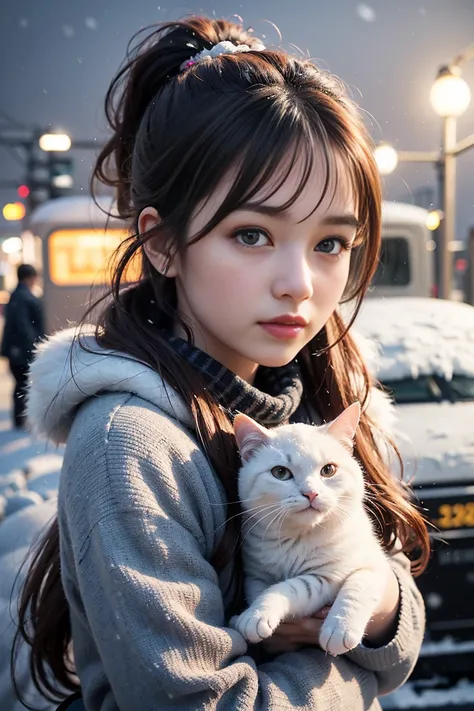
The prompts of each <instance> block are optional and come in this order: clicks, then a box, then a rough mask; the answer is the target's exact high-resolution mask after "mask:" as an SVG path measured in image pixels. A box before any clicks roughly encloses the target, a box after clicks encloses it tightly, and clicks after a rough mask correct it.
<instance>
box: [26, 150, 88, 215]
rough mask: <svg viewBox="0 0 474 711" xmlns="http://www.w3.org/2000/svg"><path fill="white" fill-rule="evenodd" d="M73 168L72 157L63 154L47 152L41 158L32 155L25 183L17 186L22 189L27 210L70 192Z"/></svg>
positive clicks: (72, 183)
mask: <svg viewBox="0 0 474 711" xmlns="http://www.w3.org/2000/svg"><path fill="white" fill-rule="evenodd" d="M73 170H74V163H73V160H72V158H68V157H66V156H64V155H59V154H57V153H48V154H47V156H45V159H43V160H41V159H38V158H36V157H34V156H32V157H31V158H30V159H29V161H28V164H27V175H26V180H25V184H24V185H22V186H20V188H18V191H20V190H21V189H23V192H24V194H25V199H27V200H28V207H29V211H32V210H34V208H35V207H37V206H38V205H41V203H43V202H45V201H46V200H54V199H55V198H59V197H63V196H65V195H67V194H68V193H70V191H71V189H72V187H73V185H74V180H73ZM27 191H28V193H27ZM18 194H20V193H18Z"/></svg>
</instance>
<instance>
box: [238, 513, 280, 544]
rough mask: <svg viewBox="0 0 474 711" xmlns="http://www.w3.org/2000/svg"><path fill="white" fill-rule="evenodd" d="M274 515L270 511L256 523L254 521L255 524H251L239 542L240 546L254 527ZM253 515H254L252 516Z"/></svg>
mask: <svg viewBox="0 0 474 711" xmlns="http://www.w3.org/2000/svg"><path fill="white" fill-rule="evenodd" d="M274 505H275V506H277V505H278V506H279V504H274ZM274 513H275V511H274V510H273V511H270V512H269V513H267V514H265V516H262V518H260V519H258V521H256V522H255V523H254V524H253V526H252V527H251V528H250V529H249V530H248V531H245V535H244V537H243V538H242V542H241V544H240V546H242V545H243V542H244V541H245V539H246V538H247V536H248V535H249V534H250V533H251V532H252V531H253V529H254V528H255V526H258V524H259V523H260V522H261V521H264V520H265V519H266V518H268V516H272V515H273V514H274ZM254 515H255V514H254Z"/></svg>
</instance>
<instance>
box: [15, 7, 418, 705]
mask: <svg viewBox="0 0 474 711" xmlns="http://www.w3.org/2000/svg"><path fill="white" fill-rule="evenodd" d="M106 109H107V116H108V117H109V121H110V124H111V128H112V131H111V136H110V139H109V141H108V143H107V145H106V146H105V147H104V149H103V150H102V152H101V154H100V156H99V158H98V162H97V165H96V168H95V177H96V178H99V179H100V180H102V181H103V182H105V184H107V185H109V186H114V187H115V188H116V190H117V200H118V202H117V205H118V210H119V212H120V215H121V216H122V217H123V218H125V219H127V220H128V221H129V223H130V226H131V228H132V234H131V235H130V237H129V239H128V240H126V242H125V243H124V244H123V245H122V247H121V250H123V251H121V255H122V259H121V260H120V261H118V262H117V263H116V268H115V272H114V275H113V282H112V290H111V294H110V297H111V298H110V300H105V301H104V302H103V310H102V315H101V316H100V318H99V319H98V321H96V322H95V325H91V324H89V325H88V324H87V322H86V320H84V322H83V324H82V326H81V327H80V328H79V329H72V330H68V331H65V332H62V333H58V334H56V335H55V336H54V337H53V338H52V339H51V340H50V341H47V342H45V343H44V344H41V345H40V347H39V351H40V352H39V355H38V357H37V358H35V361H34V363H33V365H32V369H31V389H30V393H29V402H28V414H29V420H30V422H31V424H32V426H33V427H34V430H35V431H37V432H38V433H41V434H43V435H45V436H47V437H49V438H50V439H51V440H53V441H55V442H65V441H66V440H67V444H66V452H65V458H64V465H63V469H62V472H61V481H60V490H59V500H58V517H57V519H55V520H54V521H53V522H52V523H51V526H50V527H49V528H48V530H47V531H46V532H45V533H44V535H43V537H42V538H41V539H40V541H39V543H38V545H37V546H36V548H35V550H34V555H33V558H32V561H31V565H30V568H29V570H28V574H27V577H26V583H25V586H24V588H23V593H22V596H21V599H20V602H19V631H18V635H17V642H18V644H17V645H16V646H15V649H14V654H13V656H15V653H16V652H18V649H21V647H20V642H21V640H26V641H27V643H28V644H29V645H30V647H31V667H30V668H31V673H32V677H33V680H34V683H35V684H36V686H37V688H38V690H39V691H41V693H43V695H44V696H45V698H49V699H50V700H55V699H56V700H58V701H59V700H60V699H61V698H63V697H64V696H66V694H67V690H70V691H74V692H75V694H76V697H73V698H75V700H74V701H72V699H71V702H72V703H73V704H75V706H74V708H76V707H77V708H79V707H80V706H81V705H82V706H83V708H86V709H87V711H105V709H107V711H137V710H138V709H139V710H140V711H156V710H157V709H160V711H171V710H173V711H189V710H190V709H198V708H199V709H202V711H216V710H217V709H220V710H222V711H224V710H229V711H230V710H231V709H240V711H257V710H258V711H276V709H278V710H279V711H290V710H291V709H295V708H298V709H299V710H300V711H314V710H315V709H321V710H324V711H340V710H341V709H351V711H379V710H380V704H379V702H378V697H379V696H380V695H382V694H386V693H389V692H390V691H392V690H394V689H395V688H397V687H398V686H399V685H400V684H402V683H403V682H404V681H405V680H406V679H407V677H408V676H409V674H410V672H411V670H412V669H413V667H414V665H415V663H416V660H417V657H418V654H419V650H420V647H421V643H422V639H423V631H424V607H423V601H422V599H421V595H420V593H419V591H418V590H417V587H416V585H415V583H414V580H413V576H412V572H420V571H422V570H423V569H424V567H425V566H426V563H427V561H428V559H429V538H428V533H427V529H426V524H425V522H424V519H423V517H422V516H421V514H420V513H419V512H418V510H417V509H416V507H414V506H413V504H412V502H411V494H410V491H409V490H408V488H407V487H402V486H401V485H400V482H399V481H396V479H395V477H394V475H393V473H392V472H391V471H390V470H389V468H388V465H387V463H386V461H385V459H384V454H385V450H386V446H390V445H389V441H388V439H387V437H386V434H385V431H384V430H383V426H382V424H381V422H380V417H379V415H378V414H377V411H376V409H375V408H373V405H374V402H375V400H374V399H373V396H374V390H373V385H374V384H373V381H372V379H371V377H370V374H369V372H368V370H367V367H366V365H365V364H364V361H363V357H362V355H361V353H360V352H359V349H358V347H357V345H356V342H355V339H354V338H353V337H352V334H351V331H350V325H349V326H348V325H346V324H345V323H344V321H343V319H342V317H341V315H340V312H339V305H340V303H341V302H344V301H345V300H353V299H355V300H356V302H357V305H358V306H359V307H360V304H361V300H362V298H363V296H364V294H365V292H366V290H367V288H368V287H369V285H370V283H371V280H372V277H373V274H374V271H375V269H376V266H377V261H378V253H379V249H380V242H381V199H382V196H381V184H380V176H379V172H378V169H377V166H376V164H375V161H374V157H373V145H372V143H371V141H370V139H369V138H368V136H367V133H366V130H365V128H364V124H363V119H362V117H361V114H360V112H359V111H358V109H357V107H356V106H355V104H354V103H353V102H352V101H351V100H350V99H349V97H348V96H347V93H346V92H345V90H344V88H343V86H342V84H341V83H340V82H339V81H337V80H336V79H335V78H334V77H333V76H331V75H330V74H329V73H327V72H323V71H321V70H319V69H318V68H317V67H316V66H315V65H314V64H313V63H312V62H311V61H309V60H308V59H306V58H304V59H302V58H298V57H294V56H292V55H290V54H288V53H286V52H284V51H283V50H281V49H267V48H265V47H264V46H263V45H262V43H261V42H260V41H259V40H258V39H257V38H256V37H255V36H254V35H253V34H252V33H250V32H246V31H245V30H244V29H243V28H242V27H241V26H240V25H237V24H234V23H232V22H228V21H225V20H216V19H209V18H205V17H194V18H190V19H188V20H186V21H183V22H172V23H168V24H164V25H162V26H159V27H158V28H154V29H153V30H152V31H151V33H150V34H149V35H148V36H146V37H145V38H144V40H143V41H142V42H139V43H138V44H137V46H135V47H134V48H133V49H132V51H131V54H130V56H129V57H128V61H127V63H126V64H125V66H124V67H123V68H122V69H121V70H120V72H119V74H118V75H117V76H116V78H115V79H114V80H113V82H112V85H111V87H110V89H109V91H108V92H107V99H106ZM137 255H139V256H140V258H141V260H142V275H141V278H140V279H139V280H138V281H137V282H136V283H134V284H132V285H128V286H126V284H125V283H124V282H125V279H124V274H126V267H127V265H128V264H129V263H130V262H131V260H133V259H134V258H135V257H136V256H137ZM93 308H94V307H93ZM378 394H380V393H378ZM356 400H358V401H360V402H361V403H362V404H363V412H362V416H361V422H360V429H359V431H358V433H357V435H356V442H355V454H356V456H357V458H358V460H359V461H360V462H361V464H362V466H363V468H364V474H365V481H366V486H367V499H366V506H367V510H368V511H369V512H370V515H371V520H372V522H373V526H374V530H375V531H376V533H377V535H378V537H379V540H380V542H381V544H382V545H383V547H384V550H385V551H386V553H387V559H388V560H389V565H385V566H384V576H385V581H386V584H385V592H384V596H383V600H381V601H380V604H379V605H378V607H377V610H376V612H375V614H374V616H373V619H372V620H371V621H370V622H369V624H368V625H367V627H366V629H365V637H364V640H363V643H361V644H359V645H357V647H355V648H354V649H351V650H350V651H348V652H347V654H341V655H340V656H337V657H334V658H333V657H331V656H330V655H328V654H326V653H325V652H323V651H322V649H321V648H320V646H319V634H320V630H321V625H322V624H323V620H324V617H325V615H326V614H327V611H325V610H319V611H315V615H314V616H313V617H308V618H306V619H301V620H298V619H292V620H287V621H285V622H283V623H282V624H281V625H280V626H279V627H278V628H277V629H276V630H274V633H273V635H272V637H270V639H269V640H267V641H266V643H265V644H260V645H256V646H252V645H250V646H249V645H248V644H247V642H246V640H245V639H244V637H243V636H242V635H241V634H240V633H239V632H238V631H236V630H235V629H232V628H231V627H230V626H229V622H230V620H231V617H232V615H233V614H235V613H236V612H238V611H241V610H242V609H243V607H244V604H245V603H244V599H243V582H244V580H243V570H242V560H241V555H242V552H241V527H240V508H239V502H238V491H237V472H238V468H239V458H238V451H237V446H236V441H235V437H234V433H233V418H234V416H235V415H236V413H237V412H244V413H246V414H247V415H249V416H251V417H254V418H255V419H256V420H258V422H259V423H260V424H262V425H265V426H271V427H276V426H278V425H280V424H283V423H286V422H306V423H307V424H318V423H319V424H321V423H324V422H329V421H331V420H332V419H335V418H336V417H337V416H338V415H339V414H340V413H341V412H342V410H343V409H344V407H345V406H347V404H349V403H351V402H354V401H356ZM264 475H265V473H263V474H262V476H264ZM354 545H357V541H355V542H354ZM408 554H411V558H412V560H411V565H410V560H409V558H408ZM13 678H14V679H15V674H13ZM78 695H81V696H82V700H80V699H77V696H78ZM67 703H68V701H66V704H65V706H64V708H66V706H67ZM71 708H73V706H71Z"/></svg>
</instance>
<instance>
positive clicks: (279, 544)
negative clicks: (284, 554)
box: [278, 509, 290, 550]
mask: <svg viewBox="0 0 474 711" xmlns="http://www.w3.org/2000/svg"><path fill="white" fill-rule="evenodd" d="M289 515H290V511H289V510H288V509H286V510H285V511H284V514H283V517H282V519H281V521H280V528H279V529H278V546H279V548H280V550H281V530H282V528H283V524H284V522H285V519H286V518H287V516H289Z"/></svg>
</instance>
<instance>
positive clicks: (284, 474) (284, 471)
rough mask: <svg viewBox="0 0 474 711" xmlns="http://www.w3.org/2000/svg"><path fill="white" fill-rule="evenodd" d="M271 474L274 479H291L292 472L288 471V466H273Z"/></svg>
mask: <svg viewBox="0 0 474 711" xmlns="http://www.w3.org/2000/svg"><path fill="white" fill-rule="evenodd" d="M272 475H273V476H274V477H275V479H279V480H280V481H288V479H293V474H292V473H291V472H290V470H289V469H288V467H273V469H272Z"/></svg>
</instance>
